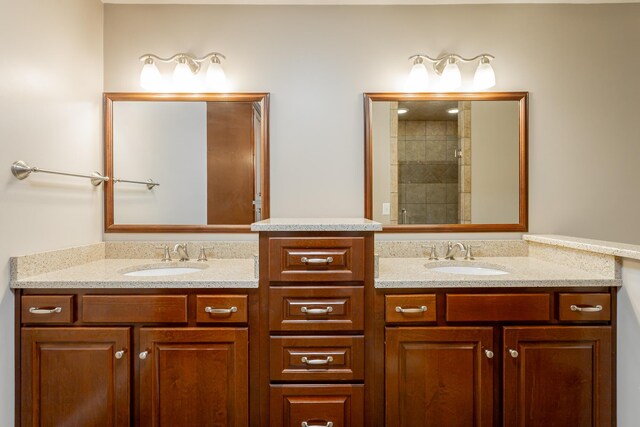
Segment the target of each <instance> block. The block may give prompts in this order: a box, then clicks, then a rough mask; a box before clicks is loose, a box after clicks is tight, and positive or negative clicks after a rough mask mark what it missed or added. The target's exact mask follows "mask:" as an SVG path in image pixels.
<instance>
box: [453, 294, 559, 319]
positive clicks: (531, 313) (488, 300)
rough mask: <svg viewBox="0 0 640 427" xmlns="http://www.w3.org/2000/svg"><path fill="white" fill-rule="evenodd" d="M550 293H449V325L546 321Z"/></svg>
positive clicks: (548, 312)
mask: <svg viewBox="0 0 640 427" xmlns="http://www.w3.org/2000/svg"><path fill="white" fill-rule="evenodd" d="M549 318H550V297H549V294H542V293H540V294H486V295H479V294H447V321H448V322H508V321H543V320H544V321H546V320H549Z"/></svg>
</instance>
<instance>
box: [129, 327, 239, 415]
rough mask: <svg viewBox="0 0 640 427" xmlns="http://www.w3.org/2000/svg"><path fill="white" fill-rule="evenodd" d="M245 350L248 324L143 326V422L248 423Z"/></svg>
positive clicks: (141, 333)
mask: <svg viewBox="0 0 640 427" xmlns="http://www.w3.org/2000/svg"><path fill="white" fill-rule="evenodd" d="M248 349H249V346H248V331H247V329H246V328H181V329H178V328H173V329H168V328H163V329H155V328H142V329H141V330H140V350H141V351H148V352H149V354H148V356H147V357H146V358H145V359H144V360H140V421H141V425H143V426H217V425H220V426H229V427H246V426H247V425H248V420H249V404H248V399H247V396H248V393H249V390H248V387H249V380H248V374H249V373H248V371H249V368H248V357H249V354H248V352H249V350H248Z"/></svg>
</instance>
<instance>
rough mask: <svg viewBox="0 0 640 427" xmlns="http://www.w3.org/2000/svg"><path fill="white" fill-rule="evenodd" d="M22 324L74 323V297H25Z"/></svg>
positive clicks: (22, 301)
mask: <svg viewBox="0 0 640 427" xmlns="http://www.w3.org/2000/svg"><path fill="white" fill-rule="evenodd" d="M20 303H21V308H22V323H58V324H61V323H73V295H25V296H23V297H22V300H21V301H20Z"/></svg>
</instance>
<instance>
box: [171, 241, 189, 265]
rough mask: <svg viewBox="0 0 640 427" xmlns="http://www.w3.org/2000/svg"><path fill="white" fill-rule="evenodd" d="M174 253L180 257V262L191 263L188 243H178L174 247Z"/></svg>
mask: <svg viewBox="0 0 640 427" xmlns="http://www.w3.org/2000/svg"><path fill="white" fill-rule="evenodd" d="M173 251H174V252H175V253H177V254H178V256H180V261H189V251H188V250H187V244H186V243H178V244H177V245H175V246H174V247H173Z"/></svg>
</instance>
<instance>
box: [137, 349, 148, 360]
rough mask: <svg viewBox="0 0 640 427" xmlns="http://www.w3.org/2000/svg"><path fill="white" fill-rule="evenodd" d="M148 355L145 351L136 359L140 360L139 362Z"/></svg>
mask: <svg viewBox="0 0 640 427" xmlns="http://www.w3.org/2000/svg"><path fill="white" fill-rule="evenodd" d="M148 355H149V350H145V351H143V352H141V353H140V354H139V355H138V357H139V358H140V360H144V359H146V358H147V356H148Z"/></svg>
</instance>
